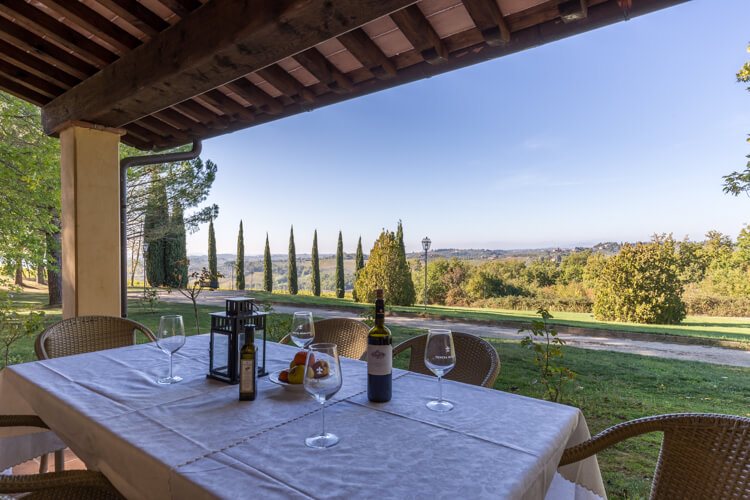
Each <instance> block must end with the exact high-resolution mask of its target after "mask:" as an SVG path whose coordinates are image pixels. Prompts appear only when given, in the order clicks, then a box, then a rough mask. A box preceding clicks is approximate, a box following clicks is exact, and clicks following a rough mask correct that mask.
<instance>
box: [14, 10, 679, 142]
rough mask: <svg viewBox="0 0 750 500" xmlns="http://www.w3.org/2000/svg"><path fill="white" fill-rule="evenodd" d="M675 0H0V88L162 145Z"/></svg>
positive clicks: (52, 121)
mask: <svg viewBox="0 0 750 500" xmlns="http://www.w3.org/2000/svg"><path fill="white" fill-rule="evenodd" d="M682 1H685V0H567V1H561V0H421V1H415V0H255V1H238V0H224V1H220V0H201V1H199V0H80V1H77V0H0V89H2V90H5V91H7V92H9V93H11V94H14V95H16V96H18V97H20V98H22V99H25V100H27V101H30V102H33V103H35V104H37V105H39V106H42V119H43V124H44V127H45V130H46V131H47V133H50V134H54V133H55V132H56V130H57V129H58V128H59V127H60V126H61V125H63V124H64V123H65V122H68V121H70V120H85V121H90V122H93V123H96V124H101V125H104V126H108V127H117V128H123V129H125V130H126V131H127V134H126V135H125V136H123V138H122V140H123V142H125V143H127V144H130V145H132V146H135V147H137V148H140V149H154V148H166V147H172V146H177V145H180V144H185V143H186V142H189V141H191V140H192V139H194V138H201V139H203V138H208V137H213V136H217V135H220V134H225V133H228V132H232V131H235V130H239V129H243V128H246V127H251V126H254V125H258V124H261V123H265V122H268V121H271V120H276V119H279V118H282V117H285V116H289V115H293V114H295V113H299V112H302V111H307V110H311V109H314V108H317V107H320V106H325V105H328V104H332V103H335V102H339V101H343V100H346V99H351V98H353V97H356V96H360V95H363V94H368V93H371V92H375V91H378V90H382V89H385V88H389V87H393V86H396V85H400V84H403V83H406V82H411V81H414V80H418V79H421V78H427V77H430V76H432V75H435V74H439V73H443V72H446V71H450V70H453V69H456V68H459V67H462V66H466V65H470V64H475V63H477V62H481V61H484V60H487V59H492V58H495V57H500V56H502V55H505V54H509V53H512V52H517V51H520V50H523V49H526V48H529V47H534V46H537V45H541V44H544V43H547V42H550V41H553V40H558V39H560V38H564V37H567V36H570V35H574V34H577V33H580V32H583V31H587V30H591V29H594V28H597V27H600V26H604V25H607V24H611V23H614V22H617V21H621V20H625V19H628V18H630V17H634V16H636V15H640V14H644V13H647V12H650V11H653V10H657V9H661V8H664V7H668V6H671V5H674V4H677V3H681V2H682Z"/></svg>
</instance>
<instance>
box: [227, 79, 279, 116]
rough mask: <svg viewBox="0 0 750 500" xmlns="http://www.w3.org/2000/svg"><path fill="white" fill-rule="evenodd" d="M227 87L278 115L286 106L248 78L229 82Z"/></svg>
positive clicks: (254, 104)
mask: <svg viewBox="0 0 750 500" xmlns="http://www.w3.org/2000/svg"><path fill="white" fill-rule="evenodd" d="M225 87H226V88H228V89H229V90H231V91H232V92H234V93H235V94H237V95H239V96H240V97H242V98H243V99H245V100H246V101H248V102H249V103H251V104H252V105H253V106H255V107H256V108H263V109H264V111H266V112H267V113H270V114H272V115H277V114H279V113H281V112H282V111H284V106H283V105H282V104H281V103H280V102H279V101H277V100H276V99H274V98H273V97H271V96H270V95H268V94H266V93H265V92H264V91H263V90H261V89H259V88H258V87H256V86H255V84H254V83H252V82H250V81H248V80H247V79H246V78H239V79H237V80H235V81H233V82H231V83H227V84H226V85H225Z"/></svg>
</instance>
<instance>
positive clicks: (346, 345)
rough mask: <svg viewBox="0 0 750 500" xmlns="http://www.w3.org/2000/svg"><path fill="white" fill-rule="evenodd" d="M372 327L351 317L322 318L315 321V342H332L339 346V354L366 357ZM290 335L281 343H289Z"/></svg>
mask: <svg viewBox="0 0 750 500" xmlns="http://www.w3.org/2000/svg"><path fill="white" fill-rule="evenodd" d="M369 331H370V328H369V327H368V326H367V325H365V324H364V323H362V322H361V321H358V320H356V319H351V318H330V319H321V320H319V321H316V322H315V339H314V340H313V342H331V343H333V344H336V345H337V346H338V352H339V356H344V357H347V358H352V359H364V358H365V354H366V353H367V333H368V332H369ZM290 342H291V338H290V336H289V335H286V336H284V338H283V339H281V340H279V343H280V344H289V343H290Z"/></svg>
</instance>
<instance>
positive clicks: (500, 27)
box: [463, 0, 510, 47]
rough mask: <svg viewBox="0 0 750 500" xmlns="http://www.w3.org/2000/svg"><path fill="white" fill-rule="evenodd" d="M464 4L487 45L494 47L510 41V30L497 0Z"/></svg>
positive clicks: (466, 0)
mask: <svg viewBox="0 0 750 500" xmlns="http://www.w3.org/2000/svg"><path fill="white" fill-rule="evenodd" d="M463 3H464V7H466V10H467V11H468V12H469V15H470V16H471V19H472V20H473V21H474V24H475V25H476V26H477V28H478V29H479V31H480V32H481V33H482V37H483V38H484V41H485V42H487V45H490V46H493V47H494V46H498V45H504V44H506V43H508V42H509V41H510V29H509V28H508V24H507V23H506V21H505V18H504V17H503V14H502V13H501V12H500V7H498V6H497V3H496V2H495V0H463Z"/></svg>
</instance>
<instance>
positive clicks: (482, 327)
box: [129, 290, 750, 368]
mask: <svg viewBox="0 0 750 500" xmlns="http://www.w3.org/2000/svg"><path fill="white" fill-rule="evenodd" d="M243 295H244V293H243V292H238V291H230V290H217V291H213V292H211V291H205V292H203V293H202V294H201V295H200V297H199V300H198V303H199V304H204V305H215V306H216V307H217V308H223V307H224V301H225V300H226V299H227V298H230V297H241V296H243ZM129 296H130V298H133V299H137V298H138V297H140V296H141V293H140V292H130V293H129ZM159 299H160V300H163V301H164V302H186V303H189V302H190V301H189V300H188V299H187V298H185V297H184V296H182V295H180V294H178V293H172V294H167V293H164V292H161V293H160V294H159ZM302 309H304V310H309V311H313V314H314V315H315V316H316V317H318V318H332V317H337V318H341V317H344V318H355V319H358V318H359V316H358V315H357V314H356V313H354V312H351V311H346V310H339V309H333V308H329V307H313V306H308V305H304V306H303V305H274V310H275V311H277V312H282V313H292V312H294V311H299V310H302ZM386 324H391V325H398V326H408V327H412V328H421V329H425V330H426V329H429V328H447V329H450V330H452V331H454V332H463V333H470V334H472V335H478V336H481V337H486V338H499V339H512V340H518V341H519V342H520V340H521V339H522V338H523V337H524V336H525V335H521V334H519V333H518V331H517V329H513V328H508V327H503V326H493V325H487V324H485V323H481V324H480V323H473V322H471V321H463V320H453V319H450V320H448V319H446V320H436V319H426V318H419V317H413V316H399V315H389V316H388V317H387V318H386ZM559 337H560V338H562V339H563V340H564V341H565V342H566V344H567V345H570V346H573V347H580V348H582V349H592V350H596V351H615V352H626V353H630V354H641V355H643V356H655V357H661V358H671V359H679V360H682V361H702V362H705V363H712V364H717V365H729V366H740V367H745V368H750V351H744V350H739V349H730V348H724V347H713V346H705V345H698V344H680V343H675V342H654V341H650V340H633V339H628V338H619V337H618V338H615V337H608V336H606V335H602V333H601V332H600V331H597V330H595V329H592V330H589V333H586V334H569V333H560V334H559Z"/></svg>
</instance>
